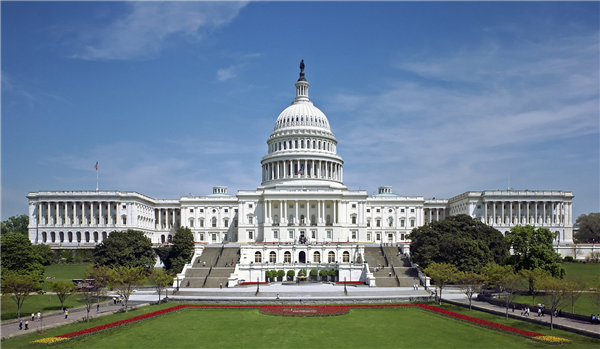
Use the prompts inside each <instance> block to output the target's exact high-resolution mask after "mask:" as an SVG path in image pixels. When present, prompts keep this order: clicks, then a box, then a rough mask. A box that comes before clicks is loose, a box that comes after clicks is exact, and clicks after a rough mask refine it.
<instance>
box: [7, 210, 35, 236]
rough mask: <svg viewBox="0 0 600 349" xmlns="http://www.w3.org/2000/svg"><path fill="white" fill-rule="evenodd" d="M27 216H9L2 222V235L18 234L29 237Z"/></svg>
mask: <svg viewBox="0 0 600 349" xmlns="http://www.w3.org/2000/svg"><path fill="white" fill-rule="evenodd" d="M28 226H29V216H28V215H26V214H22V215H20V216H11V217H8V219H7V220H5V221H4V222H2V234H5V233H18V234H23V235H25V236H29V229H28V228H27V227H28Z"/></svg>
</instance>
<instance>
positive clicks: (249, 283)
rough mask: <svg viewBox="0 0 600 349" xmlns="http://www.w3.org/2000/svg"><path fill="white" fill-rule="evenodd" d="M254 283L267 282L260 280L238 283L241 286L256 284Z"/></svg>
mask: <svg viewBox="0 0 600 349" xmlns="http://www.w3.org/2000/svg"><path fill="white" fill-rule="evenodd" d="M256 284H260V285H266V284H268V282H266V281H261V282H256V281H255V282H241V283H240V284H239V285H240V286H243V285H256Z"/></svg>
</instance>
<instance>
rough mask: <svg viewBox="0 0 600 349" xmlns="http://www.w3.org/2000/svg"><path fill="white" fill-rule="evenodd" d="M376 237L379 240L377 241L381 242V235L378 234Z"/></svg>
mask: <svg viewBox="0 0 600 349" xmlns="http://www.w3.org/2000/svg"><path fill="white" fill-rule="evenodd" d="M375 237H376V238H377V241H379V240H381V234H380V233H377V235H375Z"/></svg>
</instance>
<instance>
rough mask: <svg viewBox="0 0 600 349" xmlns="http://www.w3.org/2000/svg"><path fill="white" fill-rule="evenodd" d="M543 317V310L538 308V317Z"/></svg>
mask: <svg viewBox="0 0 600 349" xmlns="http://www.w3.org/2000/svg"><path fill="white" fill-rule="evenodd" d="M540 316H542V308H538V317H540Z"/></svg>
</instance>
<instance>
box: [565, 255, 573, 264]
mask: <svg viewBox="0 0 600 349" xmlns="http://www.w3.org/2000/svg"><path fill="white" fill-rule="evenodd" d="M563 261H564V262H567V263H573V262H574V261H575V259H573V257H571V256H566V257H565V258H563Z"/></svg>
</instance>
